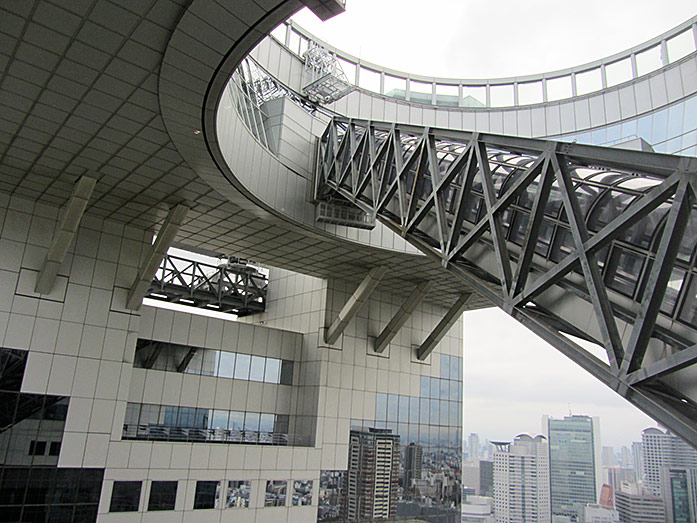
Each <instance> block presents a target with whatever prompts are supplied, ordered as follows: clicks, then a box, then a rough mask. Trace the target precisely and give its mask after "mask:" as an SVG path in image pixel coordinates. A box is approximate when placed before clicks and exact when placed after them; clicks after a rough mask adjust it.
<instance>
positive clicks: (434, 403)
mask: <svg viewBox="0 0 697 523" xmlns="http://www.w3.org/2000/svg"><path fill="white" fill-rule="evenodd" d="M429 401H430V404H431V406H430V412H429V423H430V424H431V425H438V423H440V401H439V400H435V399H431V400H429Z"/></svg>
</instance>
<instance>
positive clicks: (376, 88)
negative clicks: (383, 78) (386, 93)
mask: <svg viewBox="0 0 697 523" xmlns="http://www.w3.org/2000/svg"><path fill="white" fill-rule="evenodd" d="M358 86H359V87H360V88H361V89H367V90H368V91H372V92H374V93H379V92H380V73H378V72H377V71H373V70H372V69H366V68H365V67H361V71H360V76H359V80H358Z"/></svg>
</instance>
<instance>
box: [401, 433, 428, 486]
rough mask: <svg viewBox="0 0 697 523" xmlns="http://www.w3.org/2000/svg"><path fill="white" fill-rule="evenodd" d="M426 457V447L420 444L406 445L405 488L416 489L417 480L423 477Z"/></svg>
mask: <svg viewBox="0 0 697 523" xmlns="http://www.w3.org/2000/svg"><path fill="white" fill-rule="evenodd" d="M423 459H424V449H423V447H421V446H420V445H417V444H415V443H413V442H412V443H410V444H409V445H407V446H406V447H404V489H405V490H408V491H410V492H413V491H414V490H415V485H416V480H419V479H421V469H422V464H423Z"/></svg>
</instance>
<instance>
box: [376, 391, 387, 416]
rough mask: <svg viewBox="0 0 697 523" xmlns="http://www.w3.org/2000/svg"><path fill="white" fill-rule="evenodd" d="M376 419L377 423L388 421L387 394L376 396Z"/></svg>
mask: <svg viewBox="0 0 697 523" xmlns="http://www.w3.org/2000/svg"><path fill="white" fill-rule="evenodd" d="M375 419H376V421H387V394H383V393H378V394H376V395H375Z"/></svg>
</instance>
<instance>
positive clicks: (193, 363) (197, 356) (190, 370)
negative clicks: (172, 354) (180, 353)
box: [184, 347, 203, 374]
mask: <svg viewBox="0 0 697 523" xmlns="http://www.w3.org/2000/svg"><path fill="white" fill-rule="evenodd" d="M187 349H188V350H191V349H193V347H191V348H190V347H187ZM188 350H187V352H188ZM194 350H195V349H194ZM185 354H186V353H185ZM202 365H203V350H196V352H195V353H194V354H193V356H192V357H191V359H190V360H189V364H188V365H187V366H186V368H185V369H184V372H185V373H187V374H201V366H202Z"/></svg>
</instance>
